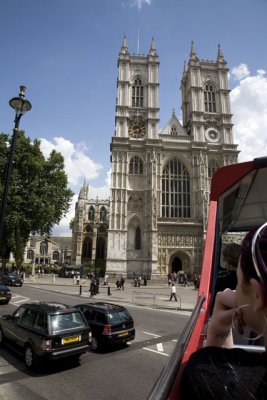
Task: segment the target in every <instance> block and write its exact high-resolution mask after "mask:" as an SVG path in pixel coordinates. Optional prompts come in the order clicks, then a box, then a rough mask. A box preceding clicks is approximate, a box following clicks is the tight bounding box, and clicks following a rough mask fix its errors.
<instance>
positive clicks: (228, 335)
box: [207, 289, 237, 348]
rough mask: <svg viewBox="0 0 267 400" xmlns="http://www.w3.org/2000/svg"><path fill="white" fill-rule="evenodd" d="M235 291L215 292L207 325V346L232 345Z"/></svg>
mask: <svg viewBox="0 0 267 400" xmlns="http://www.w3.org/2000/svg"><path fill="white" fill-rule="evenodd" d="M236 307H237V305H236V296H235V291H233V290H230V289H225V290H224V291H223V292H219V293H217V296H216V300H215V305H214V310H213V314H212V317H211V320H210V323H209V327H208V336H207V346H219V347H228V348H230V347H233V338H232V317H233V313H234V311H235V309H236Z"/></svg>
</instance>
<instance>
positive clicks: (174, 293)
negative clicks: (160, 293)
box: [170, 283, 177, 301]
mask: <svg viewBox="0 0 267 400" xmlns="http://www.w3.org/2000/svg"><path fill="white" fill-rule="evenodd" d="M173 297H174V300H175V301H177V297H176V287H175V285H174V283H173V284H172V291H171V297H170V301H171V300H172V298H173Z"/></svg>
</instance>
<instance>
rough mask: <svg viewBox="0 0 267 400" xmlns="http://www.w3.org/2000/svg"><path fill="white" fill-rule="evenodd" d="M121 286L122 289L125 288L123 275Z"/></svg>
mask: <svg viewBox="0 0 267 400" xmlns="http://www.w3.org/2000/svg"><path fill="white" fill-rule="evenodd" d="M121 288H122V290H124V278H123V277H121Z"/></svg>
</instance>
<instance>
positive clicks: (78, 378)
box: [0, 285, 190, 400]
mask: <svg viewBox="0 0 267 400" xmlns="http://www.w3.org/2000/svg"><path fill="white" fill-rule="evenodd" d="M12 292H13V297H12V301H11V302H10V303H9V304H8V305H1V306H0V315H3V314H8V313H12V312H13V311H14V310H15V308H16V307H17V306H18V305H20V304H23V302H29V301H56V302H62V303H66V304H70V305H74V304H78V303H82V302H87V301H88V299H86V298H81V297H79V296H73V295H72V296H70V295H66V294H62V293H56V292H48V291H46V290H41V289H38V288H33V287H27V286H26V285H24V286H22V287H21V288H20V287H19V288H12ZM126 306H127V308H128V309H129V311H130V312H131V314H132V316H133V318H134V320H135V328H136V339H135V340H134V341H133V342H132V343H131V344H129V345H128V346H127V347H124V348H120V349H116V350H113V351H109V352H106V353H96V352H93V351H91V352H89V353H86V354H84V355H83V356H82V357H81V362H80V365H78V366H74V365H71V364H70V363H69V362H66V360H64V361H61V362H57V363H54V364H53V365H52V364H50V365H49V366H48V367H45V368H44V369H42V370H41V371H38V373H29V372H28V371H27V370H26V368H25V366H24V363H23V360H22V359H21V358H19V357H18V356H17V355H16V354H14V353H12V352H11V351H10V349H7V348H5V347H2V348H1V349H0V384H1V387H0V391H1V399H3V400H11V399H12V400H14V399H16V400H26V399H27V400H50V399H53V400H63V399H71V400H73V399H75V400H85V399H86V400H88V399H89V400H102V399H109V400H113V399H114V400H115V399H116V400H117V399H122V400H123V399H132V400H135V399H139V400H140V399H146V398H147V396H148V394H149V393H150V391H151V389H152V387H153V386H154V384H155V382H156V381H157V379H158V377H159V375H160V373H161V371H162V369H163V367H164V366H165V364H166V362H167V360H168V358H169V356H170V355H171V353H172V351H173V349H174V346H175V343H176V341H177V339H178V338H179V335H180V333H181V331H182V329H183V327H184V325H185V323H186V321H187V320H188V318H189V315H190V312H182V311H177V310H158V309H150V308H145V307H138V306H134V305H131V304H127V305H126Z"/></svg>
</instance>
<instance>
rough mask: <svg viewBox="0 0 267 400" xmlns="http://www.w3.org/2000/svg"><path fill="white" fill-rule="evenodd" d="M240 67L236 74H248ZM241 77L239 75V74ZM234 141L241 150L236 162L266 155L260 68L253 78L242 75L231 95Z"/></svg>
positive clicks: (265, 87)
mask: <svg viewBox="0 0 267 400" xmlns="http://www.w3.org/2000/svg"><path fill="white" fill-rule="evenodd" d="M241 65H242V66H243V67H242V68H240V69H239V67H237V68H236V69H233V70H235V71H238V70H240V71H241V70H242V69H243V71H246V70H247V71H248V68H245V67H244V66H245V64H241ZM239 76H241V74H240V75H239ZM230 96H231V108H232V113H233V123H234V128H233V132H234V142H235V143H238V144H239V146H238V149H239V150H240V151H241V152H240V154H239V157H238V161H239V162H243V161H249V160H252V159H254V158H256V157H263V156H267V78H266V75H265V71H264V70H262V69H260V70H258V71H257V74H256V75H255V76H246V75H244V77H243V78H241V80H240V82H239V83H238V85H237V86H236V87H235V88H234V89H233V90H232V92H231V95H230Z"/></svg>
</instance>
